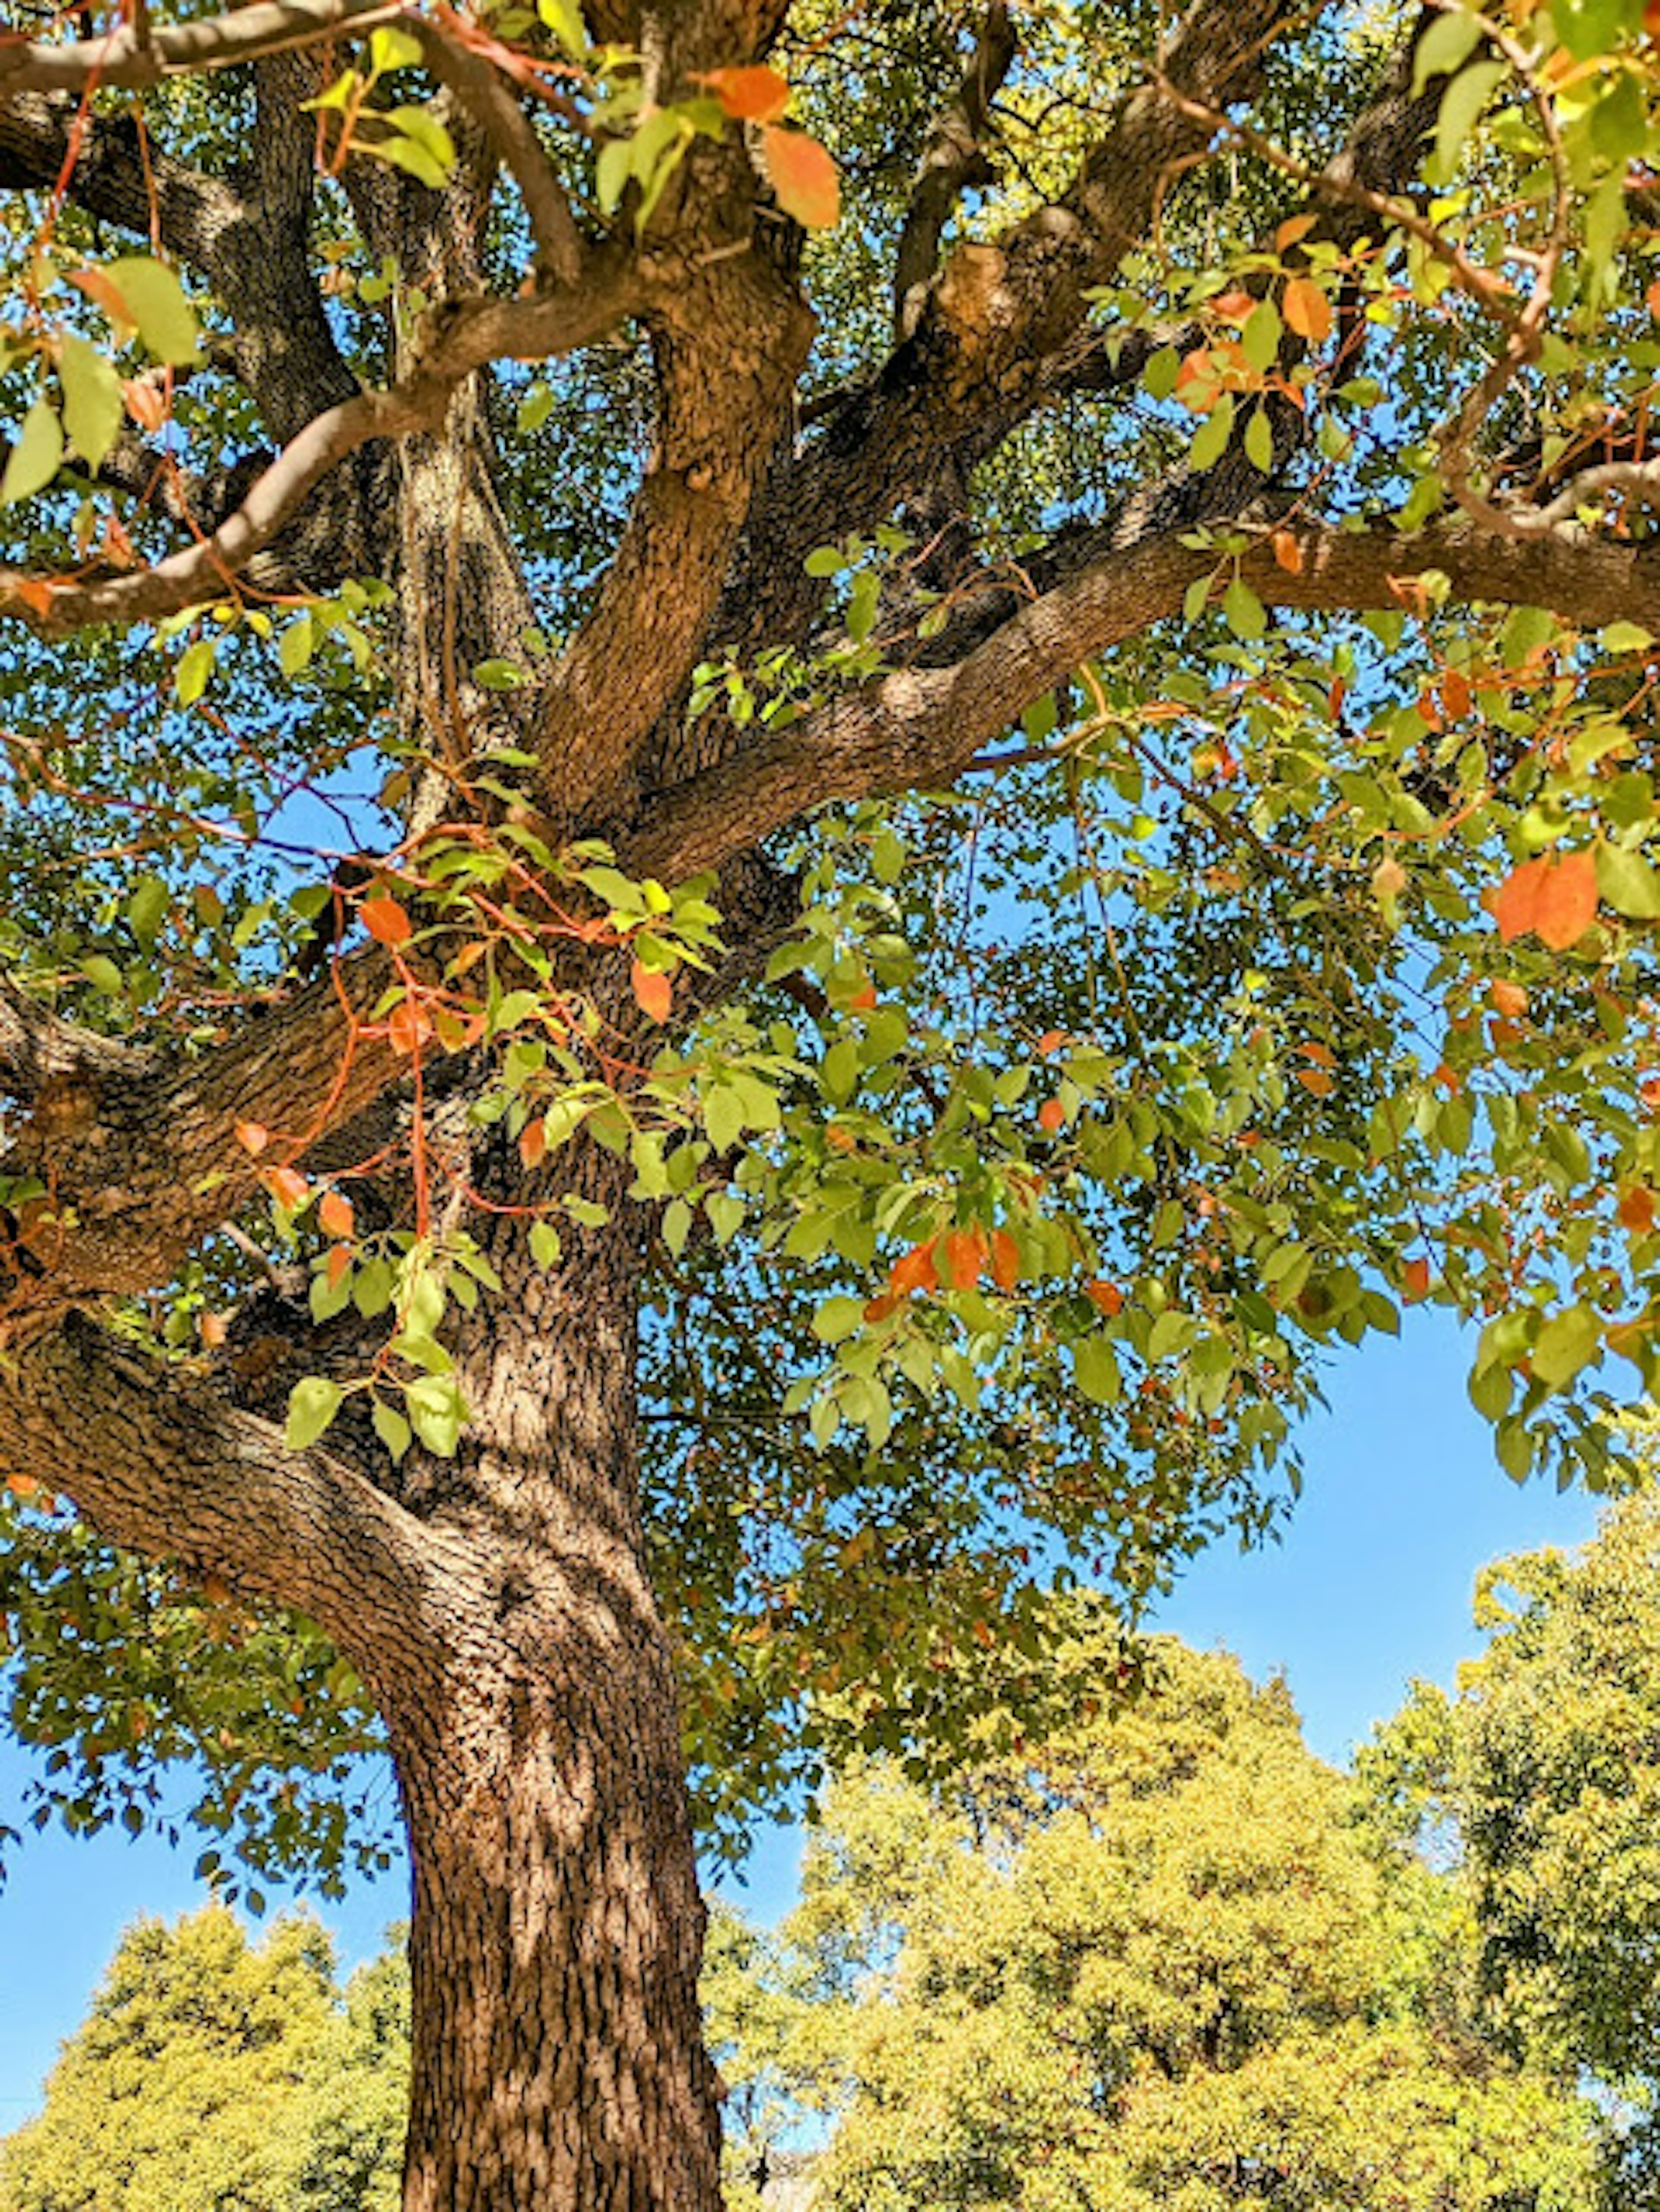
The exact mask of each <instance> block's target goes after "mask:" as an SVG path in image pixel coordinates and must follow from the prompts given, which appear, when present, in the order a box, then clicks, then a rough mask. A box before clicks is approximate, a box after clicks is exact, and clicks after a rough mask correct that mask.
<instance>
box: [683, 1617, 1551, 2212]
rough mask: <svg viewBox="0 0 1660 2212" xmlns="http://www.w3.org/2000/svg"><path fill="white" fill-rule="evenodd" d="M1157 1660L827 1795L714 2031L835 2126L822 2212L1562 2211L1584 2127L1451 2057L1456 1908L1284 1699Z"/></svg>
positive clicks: (1201, 1663)
mask: <svg viewBox="0 0 1660 2212" xmlns="http://www.w3.org/2000/svg"><path fill="white" fill-rule="evenodd" d="M1158 1662H1159V1663H1158V1672H1157V1675H1156V1677H1155V1680H1154V1683H1153V1686H1152V1687H1151V1688H1150V1689H1149V1691H1148V1692H1147V1694H1146V1697H1145V1699H1143V1700H1142V1701H1141V1702H1140V1704H1139V1705H1137V1706H1136V1707H1135V1708H1134V1710H1133V1711H1130V1712H1129V1713H1128V1714H1120V1715H1119V1716H1117V1717H1116V1719H1112V1720H1110V1721H1104V1720H1103V1719H1098V1720H1097V1721H1096V1722H1095V1723H1093V1724H1092V1725H1088V1726H1085V1727H1079V1728H1074V1729H1072V1730H1069V1731H1067V1732H1066V1733H1065V1734H1063V1735H1061V1736H1059V1737H1058V1738H1056V1739H1055V1740H1054V1741H1052V1742H1051V1743H1050V1744H1049V1745H1048V1746H1046V1747H1045V1748H1044V1750H1043V1753H1041V1754H1030V1753H1029V1754H1027V1755H1026V1756H1025V1758H1024V1759H1020V1760H1017V1761H1002V1762H998V1763H995V1764H994V1765H991V1766H989V1767H982V1768H976V1769H972V1770H970V1771H969V1772H968V1773H967V1774H966V1775H965V1776H964V1777H962V1778H958V1781H956V1782H955V1783H953V1784H947V1785H946V1787H945V1789H944V1790H942V1791H940V1792H939V1793H934V1794H931V1793H929V1792H927V1791H925V1790H921V1789H919V1788H918V1786H917V1785H916V1784H913V1783H908V1782H906V1781H905V1780H904V1779H903V1777H901V1776H900V1775H898V1774H897V1772H896V1771H894V1768H893V1765H892V1764H891V1762H885V1761H876V1762H873V1763H871V1764H870V1765H867V1766H866V1768H865V1769H864V1770H863V1771H860V1772H858V1773H856V1774H854V1775H853V1776H851V1777H849V1778H847V1779H845V1780H844V1781H842V1782H841V1783H839V1784H837V1785H836V1789H835V1790H834V1791H833V1792H832V1794H831V1796H830V1801H829V1803H828V1805H827V1807H826V1809H825V1817H824V1825H823V1827H822V1829H820V1830H818V1831H817V1832H815V1833H814V1836H813V1838H812V1842H811V1844H810V1845H809V1849H808V1853H807V1857H806V1863H805V1866H804V1870H803V1896H802V1901H801V1904H800V1907H799V1908H798V1910H797V1911H796V1912H795V1913H794V1915H792V1916H791V1918H790V1919H789V1920H788V1921H787V1923H785V1925H784V1927H783V1929H782V1930H781V1939H780V1944H779V1955H778V1956H777V1958H776V1960H775V1961H774V1962H773V1963H772V1964H771V1965H770V1966H769V1967H759V1968H758V1969H757V1966H754V1965H752V1966H751V1970H750V1971H751V1982H752V1984H755V1987H754V1988H752V1990H751V1994H750V1996H749V1999H748V2002H743V2003H738V2002H727V2005H726V2006H725V2007H724V2008H717V2011H716V2014H715V2026H716V2028H717V2032H720V2033H722V2035H723V2038H724V2039H730V2040H731V2041H733V2043H734V2045H736V2047H737V2050H738V2051H739V2054H740V2057H741V2059H742V2060H743V2061H744V2062H745V2063H744V2064H743V2069H742V2070H743V2071H744V2072H745V2074H752V2073H754V2072H756V2071H757V2069H758V2068H762V2067H764V2068H765V2069H768V2070H769V2071H770V2073H771V2074H772V2075H773V2076H774V2078H775V2080H776V2081H780V2082H781V2083H782V2084H783V2085H785V2086H787V2087H790V2088H793V2090H794V2093H795V2095H796V2097H797V2098H798V2099H800V2100H804V2101H806V2103H808V2104H809V2105H811V2104H813V2103H817V2104H818V2105H819V2106H823V2107H827V2108H828V2110H829V2112H830V2114H831V2115H832V2116H833V2117H834V2118H835V2122H836V2127H835V2133H834V2135H833V2136H832V2137H831V2140H830V2146H829V2148H828V2149H827V2150H826V2151H825V2152H824V2154H823V2156H822V2158H821V2159H820V2160H819V2161H818V2166H817V2167H816V2170H815V2174H814V2183H815V2189H816V2191H817V2195H816V2197H815V2201H816V2202H823V2203H825V2204H826V2205H828V2206H842V2205H846V2206H848V2207H860V2208H866V2207H869V2208H873V2212H924V2208H933V2207H935V2206H946V2205H950V2206H953V2207H955V2206H968V2205H976V2204H1005V2203H1018V2204H1020V2205H1022V2206H1024V2207H1027V2208H1030V2212H1043V2208H1047V2207H1049V2206H1051V2205H1053V2206H1055V2207H1057V2208H1059V2207H1062V2206H1067V2207H1070V2206H1073V2205H1079V2204H1096V2205H1110V2206H1112V2207H1113V2208H1114V2212H1142V2208H1148V2212H1151V2208H1152V2207H1154V2206H1161V2207H1162V2206H1177V2207H1180V2208H1182V2212H1223V2208H1225V2207H1226V2206H1230V2205H1234V2204H1237V2203H1242V2202H1246V2203H1250V2204H1252V2205H1261V2206H1263V2207H1269V2206H1272V2207H1274V2208H1292V2207H1298V2206H1308V2207H1310V2208H1312V2207H1316V2206H1326V2205H1331V2204H1343V2205H1353V2206H1356V2207H1364V2206H1372V2205H1376V2206H1378V2207H1380V2208H1381V2207H1383V2206H1388V2207H1390V2208H1393V2212H1404V2208H1407V2207H1415V2206H1422V2207H1425V2208H1429V2207H1434V2208H1437V2212H1451V2208H1454V2207H1457V2208H1461V2212H1464V2209H1465V2208H1475V2207H1477V2206H1481V2207H1494V2208H1497V2207H1504V2208H1505V2212H1522V2208H1524V2207H1526V2208H1532V2212H1543V2208H1545V2207H1548V2206H1562V2207H1566V2206H1569V2205H1572V2204H1578V2203H1584V2201H1585V2196H1586V2192H1587V2190H1588V2188H1589V2187H1590V2183H1591V2177H1592V2171H1593V2159H1594V2129H1593V2127H1592V2124H1591V2118H1590V2110H1589V2108H1588V2107H1587V2106H1585V2105H1584V2103H1583V2102H1582V2101H1581V2100H1579V2098H1578V2096H1577V2094H1576V2093H1575V2091H1574V2089H1573V2087H1572V2075H1571V2074H1569V2075H1564V2074H1563V2073H1562V2072H1561V2071H1560V2069H1556V2070H1552V2069H1547V2068H1543V2067H1540V2066H1537V2065H1534V2064H1524V2065H1521V2066H1518V2065H1517V2064H1515V2063H1512V2062H1511V2061H1510V2060H1508V2059H1506V2058H1505V2057H1504V2056H1503V2055H1502V2054H1501V2053H1500V2052H1499V2051H1498V2050H1497V2048H1496V2047H1495V2046H1493V2045H1492V2044H1491V2043H1487V2042H1484V2041H1483V2039H1481V2036H1480V2035H1479V2034H1478V2033H1476V2030H1475V2023H1474V2021H1473V2020H1472V2019H1471V2017H1470V2015H1469V2012H1468V2008H1467V2006H1466V2004H1465V2003H1464V2001H1463V2000H1464V1998H1465V1996H1466V1995H1467V1994H1468V1990H1470V1989H1471V1988H1472V1987H1473V1982H1472V1979H1471V1978H1470V1976H1469V1974H1468V1962H1467V1961H1463V1960H1462V1959H1461V1954H1462V1949H1463V1947H1462V1945H1461V1942H1460V1940H1459V1933H1458V1930H1459V1923H1460V1919H1461V1917H1462V1901H1461V1899H1460V1897H1459V1895H1458V1893H1457V1887H1456V1883H1455V1882H1453V1881H1450V1879H1449V1878H1447V1877H1436V1876H1433V1875H1430V1874H1429V1873H1428V1872H1427V1870H1426V1869H1425V1868H1424V1867H1423V1866H1422V1865H1421V1864H1420V1863H1417V1862H1414V1861H1412V1860H1409V1859H1408V1858H1406V1857H1403V1856H1402V1855H1400V1854H1399V1853H1397V1852H1395V1851H1393V1850H1388V1849H1385V1850H1379V1849H1378V1847H1377V1844H1376V1842H1375V1841H1374V1840H1371V1839H1369V1837H1368V1834H1367V1832H1366V1831H1365V1828H1364V1826H1362V1825H1361V1824H1360V1823H1359V1822H1358V1821H1357V1820H1356V1819H1355V1817H1354V1805H1353V1786H1352V1784H1349V1783H1347V1781H1346V1780H1345V1778H1342V1777H1341V1776H1340V1775H1338V1774H1336V1773H1335V1772H1334V1771H1332V1770H1331V1769H1330V1768H1329V1767H1326V1766H1323V1765H1322V1764H1321V1763H1320V1762H1319V1761H1318V1760H1317V1759H1314V1758H1313V1757H1312V1756H1311V1755H1310V1753H1309V1752H1308V1751H1307V1749H1306V1748H1305V1747H1304V1744H1303V1741H1302V1736H1301V1730H1300V1728H1299V1726H1298V1721H1297V1717H1296V1715H1295V1713H1294V1712H1293V1711H1292V1706H1291V1702H1290V1699H1289V1698H1288V1697H1287V1696H1286V1692H1285V1690H1284V1686H1283V1685H1280V1684H1273V1685H1270V1686H1268V1687H1267V1688H1264V1689H1260V1690H1259V1689H1256V1688H1254V1687H1253V1686H1251V1685H1250V1683H1249V1682H1247V1681H1246V1680H1245V1679H1244V1677H1243V1674H1241V1673H1240V1670H1239V1668H1238V1667H1237V1664H1236V1663H1235V1662H1233V1661H1232V1660H1231V1659H1229V1658H1225V1657H1223V1656H1199V1655H1198V1654H1195V1653H1193V1652H1190V1651H1187V1650H1183V1648H1182V1647H1181V1646H1179V1645H1177V1644H1160V1646H1159V1647H1158ZM768 1998H770V2005H771V2009H770V2011H769V2007H768V2004H767V2002H766V2000H767V1999H768ZM792 2003H793V2006H794V2021H793V2022H788V2023H787V2025H785V2026H783V2027H782V2028H781V2021H780V2017H779V2015H780V2011H781V2008H782V2009H783V2010H784V2011H785V2012H786V2013H787V2008H789V2007H790V2006H791V2004H792ZM723 2063H724V2062H723Z"/></svg>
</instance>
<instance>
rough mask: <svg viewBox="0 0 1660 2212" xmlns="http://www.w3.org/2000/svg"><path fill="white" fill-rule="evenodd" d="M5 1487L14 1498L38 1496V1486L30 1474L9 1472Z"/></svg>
mask: <svg viewBox="0 0 1660 2212" xmlns="http://www.w3.org/2000/svg"><path fill="white" fill-rule="evenodd" d="M6 1487H7V1489H8V1490H9V1491H10V1492H11V1494H12V1496H13V1497H14V1498H38V1497H39V1496H40V1484H39V1483H38V1482H37V1481H36V1480H35V1479H34V1477H33V1475H32V1474H9V1475H8V1476H7V1477H6Z"/></svg>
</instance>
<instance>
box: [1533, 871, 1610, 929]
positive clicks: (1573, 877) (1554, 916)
mask: <svg viewBox="0 0 1660 2212" xmlns="http://www.w3.org/2000/svg"><path fill="white" fill-rule="evenodd" d="M1594 921H1596V855H1595V854H1592V853H1570V854H1568V856H1567V858H1566V860H1554V861H1552V862H1551V863H1549V865H1548V866H1547V869H1546V872H1545V878H1544V881H1543V884H1541V889H1540V891H1539V895H1538V897H1537V899H1536V900H1535V906H1534V923H1533V926H1534V927H1535V930H1537V932H1538V933H1539V935H1540V937H1541V939H1542V940H1543V941H1544V943H1545V944H1547V945H1549V946H1550V948H1551V950H1552V951H1553V952H1566V951H1567V949H1568V947H1569V946H1570V945H1577V944H1578V942H1579V940H1580V939H1581V938H1582V937H1583V936H1584V933H1585V932H1586V931H1587V930H1588V929H1589V928H1590V926H1591V924H1592V923H1593V922H1594Z"/></svg>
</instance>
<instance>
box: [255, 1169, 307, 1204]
mask: <svg viewBox="0 0 1660 2212" xmlns="http://www.w3.org/2000/svg"><path fill="white" fill-rule="evenodd" d="M265 1188H266V1189H267V1190H268V1191H270V1193H271V1196H272V1197H273V1198H274V1199H275V1200H277V1204H278V1205H279V1206H287V1208H288V1210H289V1212H290V1213H294V1212H297V1211H298V1209H299V1208H300V1207H301V1206H303V1205H304V1204H305V1202H306V1200H307V1199H308V1198H309V1197H310V1196H311V1185H310V1184H309V1183H308V1182H307V1181H306V1178H305V1177H304V1176H302V1175H301V1172H300V1170H299V1169H298V1168H267V1169H266V1170H265Z"/></svg>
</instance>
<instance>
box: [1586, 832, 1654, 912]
mask: <svg viewBox="0 0 1660 2212" xmlns="http://www.w3.org/2000/svg"><path fill="white" fill-rule="evenodd" d="M1596 888H1597V890H1598V891H1599V892H1600V893H1601V895H1602V897H1603V898H1605V899H1606V900H1607V901H1608V904H1609V905H1610V906H1611V907H1612V908H1614V912H1615V913H1616V914H1623V915H1629V916H1630V917H1631V919H1632V920H1633V921H1660V873H1657V872H1656V871H1655V870H1654V869H1653V868H1651V866H1649V864H1648V862H1647V861H1646V860H1645V859H1644V858H1643V856H1642V854H1640V853H1633V852H1629V851H1627V848H1625V847H1624V846H1623V845H1599V846H1598V847H1597V848H1596Z"/></svg>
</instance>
